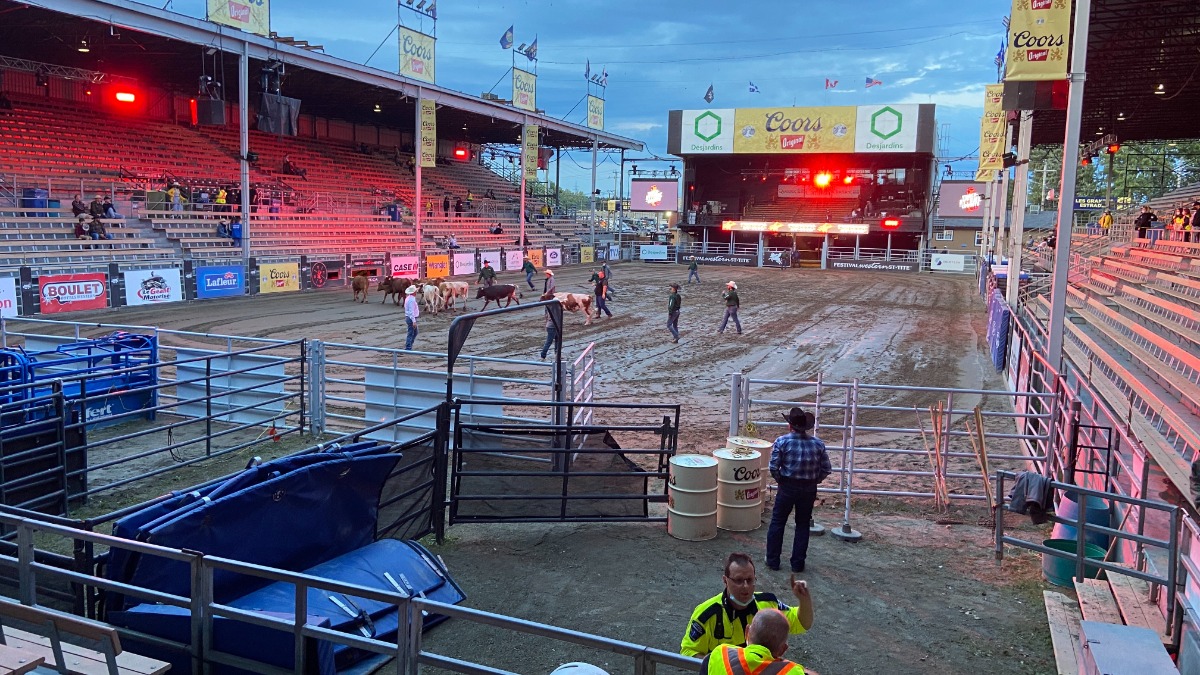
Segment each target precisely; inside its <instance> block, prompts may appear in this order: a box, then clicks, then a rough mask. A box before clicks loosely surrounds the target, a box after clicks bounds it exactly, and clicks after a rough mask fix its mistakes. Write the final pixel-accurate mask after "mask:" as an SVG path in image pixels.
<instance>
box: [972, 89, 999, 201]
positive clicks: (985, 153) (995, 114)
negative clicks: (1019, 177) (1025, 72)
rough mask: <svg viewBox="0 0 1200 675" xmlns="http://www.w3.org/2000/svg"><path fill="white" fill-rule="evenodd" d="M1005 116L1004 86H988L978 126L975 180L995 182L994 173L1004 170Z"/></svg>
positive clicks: (985, 90) (984, 94)
mask: <svg viewBox="0 0 1200 675" xmlns="http://www.w3.org/2000/svg"><path fill="white" fill-rule="evenodd" d="M1006 119H1007V116H1006V114H1005V112H1004V85H1003V84H989V85H988V86H987V87H986V88H985V89H984V93H983V119H982V120H980V126H979V170H978V171H976V172H975V180H977V181H983V182H985V183H986V182H990V181H992V180H995V177H996V174H995V172H996V171H999V170H1001V169H1003V168H1004V152H1005V148H1004V145H1005V140H1006V139H1005V133H1004V125H1005V120H1006Z"/></svg>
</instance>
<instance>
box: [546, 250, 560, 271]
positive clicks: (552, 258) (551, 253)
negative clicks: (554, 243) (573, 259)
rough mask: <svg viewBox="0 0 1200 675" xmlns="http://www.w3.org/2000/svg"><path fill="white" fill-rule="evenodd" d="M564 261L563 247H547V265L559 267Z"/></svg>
mask: <svg viewBox="0 0 1200 675" xmlns="http://www.w3.org/2000/svg"><path fill="white" fill-rule="evenodd" d="M562 263H563V261H562V249H558V248H548V249H546V267H558V266H560V265H562Z"/></svg>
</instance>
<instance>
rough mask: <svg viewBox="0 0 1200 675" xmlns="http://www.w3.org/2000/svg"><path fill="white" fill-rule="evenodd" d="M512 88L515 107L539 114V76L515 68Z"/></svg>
mask: <svg viewBox="0 0 1200 675" xmlns="http://www.w3.org/2000/svg"><path fill="white" fill-rule="evenodd" d="M512 88H513V105H514V106H516V107H518V108H520V109H521V110H528V111H529V112H537V75H534V74H533V73H529V72H526V71H524V70H521V69H520V68H513V76H512Z"/></svg>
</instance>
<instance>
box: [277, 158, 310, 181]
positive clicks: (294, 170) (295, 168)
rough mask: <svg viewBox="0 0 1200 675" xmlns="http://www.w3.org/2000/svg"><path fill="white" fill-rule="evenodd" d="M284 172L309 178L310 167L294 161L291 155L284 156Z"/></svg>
mask: <svg viewBox="0 0 1200 675" xmlns="http://www.w3.org/2000/svg"><path fill="white" fill-rule="evenodd" d="M283 172H284V173H285V174H287V175H289V176H299V177H301V178H303V179H304V180H308V169H304V168H301V167H300V166H299V165H297V164H296V163H294V162H293V161H292V158H291V155H284V156H283Z"/></svg>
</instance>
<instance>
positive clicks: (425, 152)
mask: <svg viewBox="0 0 1200 675" xmlns="http://www.w3.org/2000/svg"><path fill="white" fill-rule="evenodd" d="M418 154H419V157H418V158H417V161H418V162H420V164H421V168H422V169H428V168H431V167H436V166H437V101H434V100H431V99H427V98H423V99H421V147H420V152H419V153H418Z"/></svg>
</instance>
